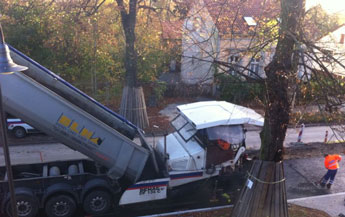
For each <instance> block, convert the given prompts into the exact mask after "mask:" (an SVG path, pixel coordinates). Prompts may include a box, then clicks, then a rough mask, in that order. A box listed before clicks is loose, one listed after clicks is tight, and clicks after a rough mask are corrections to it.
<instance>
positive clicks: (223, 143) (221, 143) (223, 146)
mask: <svg viewBox="0 0 345 217" xmlns="http://www.w3.org/2000/svg"><path fill="white" fill-rule="evenodd" d="M217 144H218V146H219V147H220V148H221V149H223V150H224V151H226V150H229V148H230V143H228V142H226V141H224V140H221V139H218V140H217Z"/></svg>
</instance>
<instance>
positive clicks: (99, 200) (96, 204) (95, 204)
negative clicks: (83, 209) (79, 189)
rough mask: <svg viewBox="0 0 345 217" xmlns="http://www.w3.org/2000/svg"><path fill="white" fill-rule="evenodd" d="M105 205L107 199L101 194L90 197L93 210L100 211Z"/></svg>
mask: <svg viewBox="0 0 345 217" xmlns="http://www.w3.org/2000/svg"><path fill="white" fill-rule="evenodd" d="M106 205H107V201H106V200H105V199H104V198H103V197H102V196H96V197H94V198H92V200H91V202H90V207H91V209H92V210H94V211H102V210H103V209H104V208H105V207H106Z"/></svg>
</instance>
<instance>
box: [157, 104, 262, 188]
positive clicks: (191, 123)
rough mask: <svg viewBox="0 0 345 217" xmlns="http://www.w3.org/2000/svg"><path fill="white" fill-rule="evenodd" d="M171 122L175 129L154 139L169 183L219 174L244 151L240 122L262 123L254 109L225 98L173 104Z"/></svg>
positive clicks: (243, 133)
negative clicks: (156, 140)
mask: <svg viewBox="0 0 345 217" xmlns="http://www.w3.org/2000/svg"><path fill="white" fill-rule="evenodd" d="M177 110H178V112H179V114H178V116H177V117H176V118H175V119H173V120H172V122H171V124H172V126H173V127H174V128H175V130H176V131H175V132H174V133H171V134H169V135H168V136H167V137H166V139H165V140H164V139H162V140H160V141H159V142H158V144H157V147H156V150H157V151H158V152H159V153H160V155H161V156H163V157H164V156H165V158H166V159H167V161H166V163H167V167H168V170H169V174H170V178H171V181H170V184H169V185H170V186H171V187H174V186H178V185H182V184H186V183H189V182H193V181H196V180H198V179H204V178H208V177H210V176H217V175H219V172H220V170H221V169H222V168H223V167H227V166H234V165H235V164H236V163H237V162H238V160H239V159H240V157H241V155H242V154H243V152H244V151H245V129H244V124H250V125H256V126H263V123H264V119H263V117H262V116H261V115H260V114H258V113H256V112H255V111H254V110H252V109H249V108H245V107H242V106H239V105H235V104H232V103H229V102H225V101H207V102H197V103H191V104H186V105H181V106H177Z"/></svg>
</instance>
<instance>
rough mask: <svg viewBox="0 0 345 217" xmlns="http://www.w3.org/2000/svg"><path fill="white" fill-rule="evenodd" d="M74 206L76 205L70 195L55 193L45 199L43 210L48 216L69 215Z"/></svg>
mask: <svg viewBox="0 0 345 217" xmlns="http://www.w3.org/2000/svg"><path fill="white" fill-rule="evenodd" d="M76 208H77V205H76V203H75V201H74V200H73V198H72V197H70V196H68V195H57V196H54V197H52V198H50V199H49V200H48V201H47V203H46V206H45V211H46V214H47V216H49V217H71V216H73V214H74V212H75V210H76Z"/></svg>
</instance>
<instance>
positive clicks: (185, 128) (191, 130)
mask: <svg viewBox="0 0 345 217" xmlns="http://www.w3.org/2000/svg"><path fill="white" fill-rule="evenodd" d="M171 125H172V126H173V127H174V128H175V130H176V131H177V132H178V134H180V136H181V137H182V138H183V139H184V140H185V141H186V142H187V141H188V140H189V139H190V138H192V137H193V136H194V134H195V133H196V131H197V130H196V129H195V127H194V126H193V125H192V124H191V123H189V122H188V121H187V120H186V119H185V118H184V117H183V116H182V115H178V116H177V117H176V118H175V119H174V120H172V121H171Z"/></svg>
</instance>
